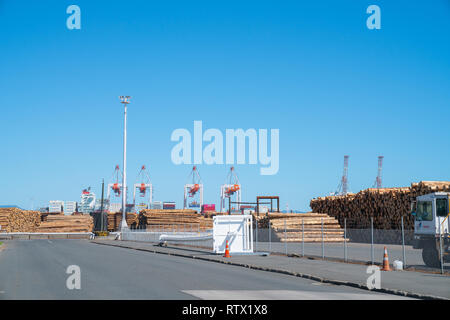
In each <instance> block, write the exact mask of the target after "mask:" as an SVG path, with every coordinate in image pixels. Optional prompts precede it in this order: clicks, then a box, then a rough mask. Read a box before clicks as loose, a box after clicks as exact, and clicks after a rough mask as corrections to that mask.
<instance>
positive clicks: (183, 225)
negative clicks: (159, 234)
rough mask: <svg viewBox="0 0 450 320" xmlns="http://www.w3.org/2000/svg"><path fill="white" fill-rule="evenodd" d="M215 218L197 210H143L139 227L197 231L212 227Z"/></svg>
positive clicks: (140, 214)
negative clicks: (203, 214) (205, 215)
mask: <svg viewBox="0 0 450 320" xmlns="http://www.w3.org/2000/svg"><path fill="white" fill-rule="evenodd" d="M212 227H213V220H212V219H211V218H209V217H204V216H202V215H200V214H197V211H195V210H188V209H187V210H175V209H174V210H154V209H150V210H142V211H141V212H140V213H139V226H138V228H139V229H150V230H152V229H154V230H157V229H159V230H176V231H190V230H193V231H197V230H201V231H203V230H208V229H212Z"/></svg>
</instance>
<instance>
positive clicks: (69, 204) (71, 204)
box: [64, 201, 77, 216]
mask: <svg viewBox="0 0 450 320" xmlns="http://www.w3.org/2000/svg"><path fill="white" fill-rule="evenodd" d="M76 211H77V202H76V201H66V202H65V203H64V215H66V216H67V215H71V214H72V213H74V212H76Z"/></svg>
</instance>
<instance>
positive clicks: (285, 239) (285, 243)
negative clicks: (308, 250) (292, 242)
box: [284, 218, 288, 255]
mask: <svg viewBox="0 0 450 320" xmlns="http://www.w3.org/2000/svg"><path fill="white" fill-rule="evenodd" d="M284 251H285V253H286V255H287V254H288V249H287V230H286V218H284Z"/></svg>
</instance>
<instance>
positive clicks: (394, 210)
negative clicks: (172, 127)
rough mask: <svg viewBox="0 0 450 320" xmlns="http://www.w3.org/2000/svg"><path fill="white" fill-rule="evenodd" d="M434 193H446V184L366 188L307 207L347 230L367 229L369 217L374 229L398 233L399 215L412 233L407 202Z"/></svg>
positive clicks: (422, 183) (448, 185)
mask: <svg viewBox="0 0 450 320" xmlns="http://www.w3.org/2000/svg"><path fill="white" fill-rule="evenodd" d="M437 191H446V192H450V182H448V181H421V182H419V183H412V184H411V187H404V188H382V189H366V190H362V191H360V192H358V193H356V194H347V195H343V196H329V197H321V198H317V199H312V200H311V203H310V206H311V208H312V210H313V211H316V212H325V213H327V214H329V215H331V216H333V217H336V218H337V219H338V220H339V223H340V224H341V226H343V223H344V219H347V227H348V228H354V229H365V228H369V227H370V225H371V218H373V224H374V229H383V230H398V229H401V218H402V216H403V222H404V226H405V229H406V230H408V229H409V230H413V229H414V219H413V217H412V216H411V214H410V208H411V202H412V201H413V200H415V199H416V197H417V196H420V195H424V194H428V193H432V192H437Z"/></svg>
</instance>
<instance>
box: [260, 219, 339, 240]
mask: <svg viewBox="0 0 450 320" xmlns="http://www.w3.org/2000/svg"><path fill="white" fill-rule="evenodd" d="M255 219H257V220H256V221H257V223H258V228H269V224H270V228H271V231H272V239H271V241H280V242H302V241H303V240H304V241H305V242H321V241H322V223H323V241H324V242H342V241H344V230H343V229H342V228H341V227H340V225H339V222H338V221H337V220H336V219H335V218H333V217H330V216H329V215H327V214H324V213H304V214H295V213H292V214H283V213H269V214H268V215H266V216H260V217H255ZM259 234H260V235H264V234H265V233H264V232H259ZM259 240H260V241H266V240H267V239H261V237H260V239H259Z"/></svg>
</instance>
